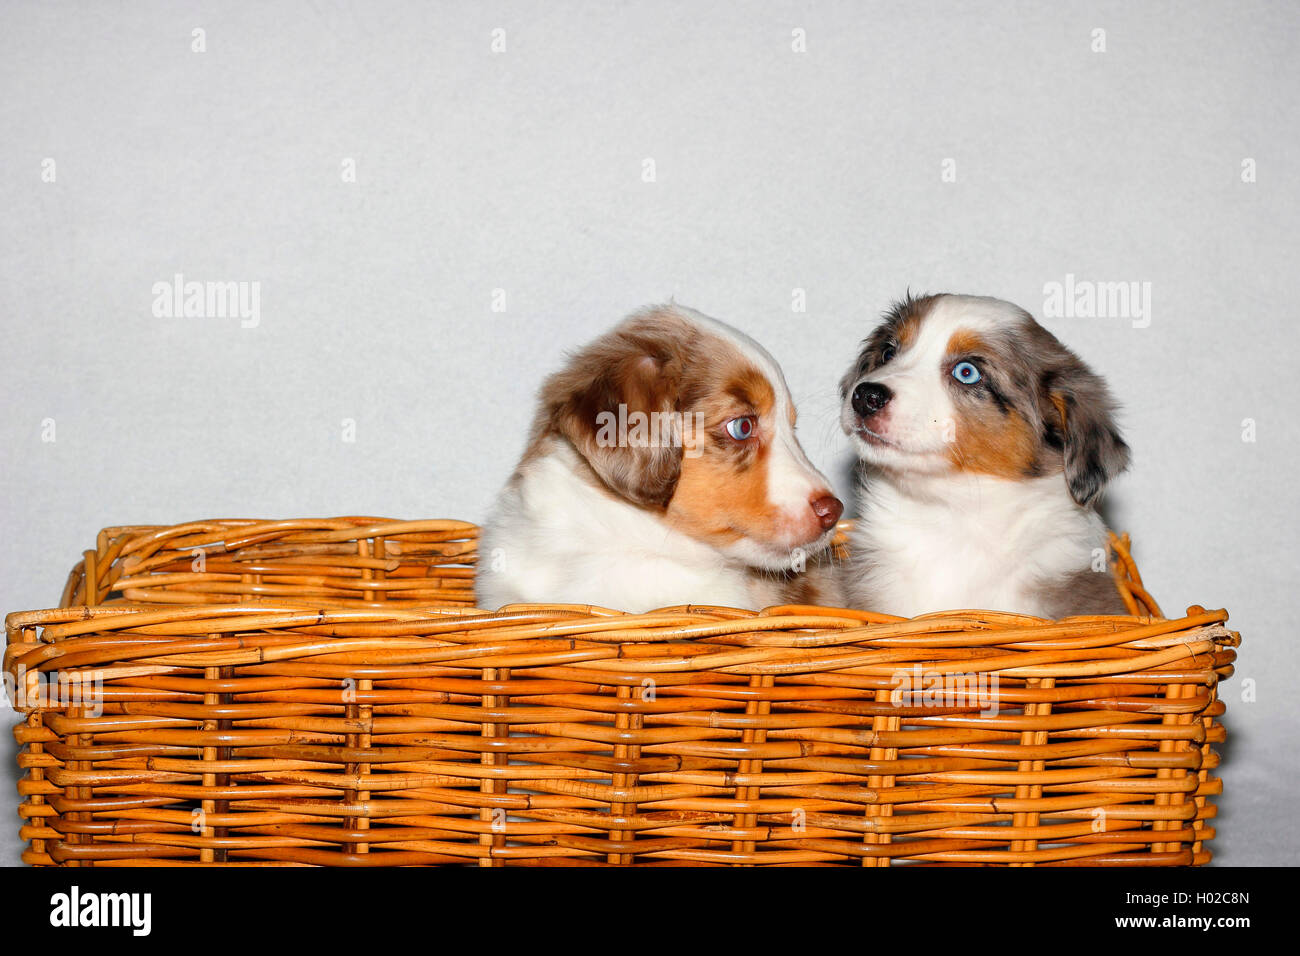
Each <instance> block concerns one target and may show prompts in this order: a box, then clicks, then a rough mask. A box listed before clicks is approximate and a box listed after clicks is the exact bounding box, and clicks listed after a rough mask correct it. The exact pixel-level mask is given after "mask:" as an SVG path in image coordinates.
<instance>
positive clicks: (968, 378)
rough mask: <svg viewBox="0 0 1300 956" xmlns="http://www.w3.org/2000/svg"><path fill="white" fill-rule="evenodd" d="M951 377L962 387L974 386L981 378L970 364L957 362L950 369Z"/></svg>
mask: <svg viewBox="0 0 1300 956" xmlns="http://www.w3.org/2000/svg"><path fill="white" fill-rule="evenodd" d="M952 377H953V378H955V379H956V380H957V381H959V382H961V383H962V384H963V385H974V384H975V383H976V382H978V381H979V380H980V379H981V378H982V377H983V376H981V375H980V370H979V369H977V368H976V367H975V365H974V363H972V362H958V363H957V364H956V365H954V366H953V368H952Z"/></svg>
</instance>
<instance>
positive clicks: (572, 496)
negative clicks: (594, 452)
mask: <svg viewBox="0 0 1300 956" xmlns="http://www.w3.org/2000/svg"><path fill="white" fill-rule="evenodd" d="M578 465H579V459H578V455H577V453H576V452H575V451H574V450H573V449H572V447H570V446H569V445H568V444H567V443H566V442H563V441H554V442H552V443H551V448H550V449H549V451H548V453H547V454H545V455H544V456H542V457H539V458H536V459H534V460H533V461H531V462H529V463H528V464H527V465H525V466H524V470H523V473H522V475H521V476H520V480H519V481H518V482H511V483H510V484H509V485H507V486H506V488H505V490H504V491H503V492H502V493H501V497H500V499H499V500H498V502H497V506H496V509H495V512H494V514H493V518H492V520H491V522H490V523H489V524H488V525H487V527H486V528H484V531H483V536H482V539H481V540H480V542H479V576H478V583H477V590H478V595H479V603H480V604H481V605H482V606H484V607H489V608H496V607H500V606H502V605H505V604H521V603H524V604H542V603H581V604H598V605H601V606H602V607H608V608H615V609H618V610H623V611H634V612H641V611H649V610H653V609H654V608H658V607H669V606H673V605H678V604H692V603H694V604H706V603H707V604H721V605H726V606H728V607H756V606H760V605H761V604H764V603H768V602H767V601H766V600H764V598H766V597H767V595H765V594H762V593H756V589H755V587H754V586H753V584H752V583H751V580H750V575H748V574H747V573H746V571H745V564H744V562H742V561H740V560H737V559H727V558H725V557H724V556H722V555H721V554H720V553H719V552H718V551H717V550H716V549H715V548H712V547H710V546H709V545H707V544H705V543H703V542H701V541H697V540H695V539H694V538H692V537H690V536H688V535H685V534H683V533H682V532H680V531H677V530H675V529H673V528H671V527H669V526H668V525H667V524H666V523H664V522H663V521H662V520H660V519H659V518H658V517H656V516H655V515H653V514H651V513H650V512H648V511H646V510H644V509H642V508H638V507H636V506H635V505H632V504H630V503H628V502H626V501H622V500H620V499H616V498H612V497H610V496H609V495H608V494H605V493H604V492H602V491H600V490H599V489H596V488H593V487H592V486H591V485H590V484H589V483H588V482H587V481H585V480H584V479H583V478H582V477H580V475H579V474H578V471H577V469H578Z"/></svg>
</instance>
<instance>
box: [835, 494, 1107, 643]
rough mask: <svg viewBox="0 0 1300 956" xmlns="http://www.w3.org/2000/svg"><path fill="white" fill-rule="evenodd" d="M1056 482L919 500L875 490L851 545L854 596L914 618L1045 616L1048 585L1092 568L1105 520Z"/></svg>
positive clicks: (876, 607) (864, 603)
mask: <svg viewBox="0 0 1300 956" xmlns="http://www.w3.org/2000/svg"><path fill="white" fill-rule="evenodd" d="M1063 491H1064V489H1058V488H1056V487H1055V482H1050V481H1049V482H1045V483H1042V484H1035V483H1032V482H1018V483H1015V487H1013V488H1007V487H1005V486H1003V485H1000V484H996V483H991V482H983V483H981V484H980V485H979V486H976V487H971V486H965V485H964V486H962V487H961V488H960V489H958V490H957V491H956V493H954V494H953V495H952V496H951V497H943V496H939V497H937V498H924V499H920V500H918V499H916V498H914V497H911V496H909V495H907V494H904V493H902V492H900V491H899V490H898V489H896V488H894V487H893V486H891V485H889V484H887V483H881V484H877V485H874V486H872V487H870V488H869V489H868V490H867V493H866V496H865V505H864V510H863V514H862V516H861V518H860V519H859V521H858V523H857V526H856V530H855V533H854V537H853V542H852V550H853V552H854V560H853V562H852V566H853V569H854V570H853V573H852V580H851V581H850V583H849V587H850V591H851V593H852V594H853V596H854V597H855V598H856V599H857V600H858V601H860V602H861V604H862V606H865V607H867V608H869V609H870V610H878V611H883V612H885V613H889V614H899V615H903V616H907V617H912V616H915V615H917V614H925V613H929V612H933V611H941V610H956V609H964V608H979V609H989V610H1002V611H1015V612H1018V613H1024V614H1040V615H1041V614H1044V613H1045V612H1046V606H1045V602H1044V598H1043V586H1044V584H1045V583H1046V582H1050V581H1053V580H1057V579H1060V578H1061V577H1062V576H1064V575H1068V574H1070V573H1072V572H1074V571H1079V570H1082V569H1084V568H1086V567H1088V563H1089V561H1090V560H1091V559H1092V556H1093V548H1094V547H1095V546H1096V545H1097V544H1098V542H1099V540H1100V539H1101V538H1102V537H1103V536H1104V528H1103V527H1102V525H1101V521H1100V519H1099V518H1097V516H1096V515H1095V514H1094V513H1092V512H1087V511H1084V510H1083V509H1080V508H1078V507H1077V506H1075V505H1074V503H1073V502H1072V501H1070V500H1069V499H1068V497H1066V496H1064V495H1063Z"/></svg>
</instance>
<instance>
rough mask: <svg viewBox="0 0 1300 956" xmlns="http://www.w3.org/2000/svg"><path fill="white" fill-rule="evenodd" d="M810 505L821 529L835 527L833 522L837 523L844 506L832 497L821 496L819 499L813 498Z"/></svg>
mask: <svg viewBox="0 0 1300 956" xmlns="http://www.w3.org/2000/svg"><path fill="white" fill-rule="evenodd" d="M810 504H811V505H812V510H813V514H815V515H816V516H817V520H818V521H820V522H821V525H822V528H823V529H825V528H833V527H835V522H837V521H839V520H840V515H842V514H844V505H843V504H842V503H841V502H840V499H839V498H836V497H835V496H834V495H822V496H821V497H820V498H814V499H813V500H812V501H811V502H810Z"/></svg>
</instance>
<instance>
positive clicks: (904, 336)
mask: <svg viewBox="0 0 1300 956" xmlns="http://www.w3.org/2000/svg"><path fill="white" fill-rule="evenodd" d="M930 307H931V303H926V305H925V306H924V307H923V308H918V309H916V310H915V311H913V312H909V313H908V314H907V315H905V316H904V317H903V318H902V319H901V320H900V321H899V323H898V326H897V328H895V330H894V341H895V342H897V343H898V350H899V351H900V352H901V351H903V349H905V348H908V347H909V346H911V344H912V343H913V342H915V341H916V337H917V336H918V335H919V334H920V333H921V320H922V319H923V318H925V316H926V314H927V313H928V312H929V311H930Z"/></svg>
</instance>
